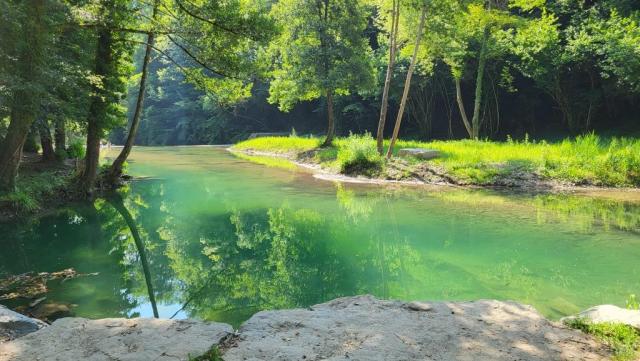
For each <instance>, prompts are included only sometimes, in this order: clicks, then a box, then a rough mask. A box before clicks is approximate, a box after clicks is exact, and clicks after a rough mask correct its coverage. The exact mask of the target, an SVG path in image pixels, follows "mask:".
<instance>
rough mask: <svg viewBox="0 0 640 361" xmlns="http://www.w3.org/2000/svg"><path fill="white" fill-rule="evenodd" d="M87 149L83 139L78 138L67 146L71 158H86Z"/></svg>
mask: <svg viewBox="0 0 640 361" xmlns="http://www.w3.org/2000/svg"><path fill="white" fill-rule="evenodd" d="M85 153H86V151H85V149H84V142H83V141H82V139H76V140H74V141H72V142H71V144H69V146H68V147H67V154H68V155H69V158H74V159H80V158H84V155H85Z"/></svg>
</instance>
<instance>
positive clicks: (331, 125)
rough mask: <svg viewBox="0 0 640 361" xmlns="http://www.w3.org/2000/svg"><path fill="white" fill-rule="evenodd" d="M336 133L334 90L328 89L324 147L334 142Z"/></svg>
mask: <svg viewBox="0 0 640 361" xmlns="http://www.w3.org/2000/svg"><path fill="white" fill-rule="evenodd" d="M335 134H336V124H335V121H334V117H333V90H331V89H329V90H327V137H326V138H325V140H324V143H322V146H323V147H328V146H330V145H331V143H332V142H333V137H334V136H335Z"/></svg>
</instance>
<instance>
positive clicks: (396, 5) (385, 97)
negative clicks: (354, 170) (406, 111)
mask: <svg viewBox="0 0 640 361" xmlns="http://www.w3.org/2000/svg"><path fill="white" fill-rule="evenodd" d="M391 16H392V20H391V35H390V37H389V63H388V64H387V75H386V77H385V79H384V89H383V90H382V105H381V106H380V119H379V120H378V133H377V134H376V143H377V147H378V153H380V155H382V154H383V152H384V126H385V123H386V121H387V110H388V107H389V88H390V87H391V79H392V78H393V67H394V65H395V61H396V41H397V37H398V22H399V20H400V0H394V1H393V11H392V13H391Z"/></svg>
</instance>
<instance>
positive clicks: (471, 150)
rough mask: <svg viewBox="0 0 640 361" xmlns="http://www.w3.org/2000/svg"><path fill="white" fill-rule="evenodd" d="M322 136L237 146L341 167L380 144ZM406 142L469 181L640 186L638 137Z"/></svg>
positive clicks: (363, 138) (403, 144)
mask: <svg viewBox="0 0 640 361" xmlns="http://www.w3.org/2000/svg"><path fill="white" fill-rule="evenodd" d="M320 142H321V139H318V138H300V137H265V138H256V139H251V140H247V141H244V142H240V143H238V144H236V145H235V146H234V148H235V149H237V150H254V151H264V152H271V153H280V154H300V153H303V152H308V151H312V150H315V151H316V152H315V158H314V160H315V161H316V162H317V163H321V164H323V165H327V166H330V167H334V168H335V169H337V170H338V171H341V172H345V171H348V170H349V169H348V168H349V162H350V161H351V160H353V159H352V158H353V157H354V156H355V157H360V158H361V159H365V158H366V159H369V157H370V153H369V152H370V151H371V149H375V148H374V147H375V141H374V140H373V139H372V138H371V137H370V136H368V135H363V136H350V137H348V138H338V139H336V140H335V142H334V145H333V146H332V147H330V148H322V149H319V148H318V147H319V145H320ZM387 144H388V143H387ZM387 146H388V145H387ZM400 148H425V149H435V150H439V151H440V152H441V153H442V157H440V158H438V159H434V160H432V161H430V162H431V163H432V164H434V165H437V166H439V167H440V168H442V169H444V171H445V172H446V173H447V174H448V175H449V176H451V177H453V178H454V179H456V180H458V181H460V182H462V183H468V184H476V185H491V184H495V183H496V181H497V180H499V179H500V178H501V177H509V176H511V175H514V174H523V173H524V174H531V175H535V176H536V177H538V178H542V179H547V180H554V181H560V182H566V183H571V184H575V185H596V186H609V187H638V186H640V140H638V139H630V138H607V139H604V138H601V137H599V136H597V135H595V134H588V135H584V136H579V137H577V138H575V139H566V140H564V141H561V142H555V143H548V142H545V141H530V140H528V139H525V140H522V141H514V140H511V139H508V140H507V141H505V142H493V141H484V140H480V141H475V140H455V141H432V142H419V141H406V140H400V141H398V142H397V145H396V147H395V148H394V153H397V151H398V149H400ZM354 154H356V155H354ZM363 157H364V158H363ZM370 159H372V160H373V159H374V158H373V157H371V158H370ZM413 162H414V163H415V161H413ZM371 165H372V166H375V167H377V166H378V165H379V162H378V161H377V160H373V161H372V162H371ZM382 166H383V167H384V162H382Z"/></svg>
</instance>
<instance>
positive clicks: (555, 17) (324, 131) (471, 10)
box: [0, 0, 640, 196]
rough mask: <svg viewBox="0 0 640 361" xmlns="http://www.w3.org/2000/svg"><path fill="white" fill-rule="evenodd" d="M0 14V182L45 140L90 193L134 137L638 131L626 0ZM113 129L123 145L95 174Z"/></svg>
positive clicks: (2, 6) (42, 9)
mask: <svg viewBox="0 0 640 361" xmlns="http://www.w3.org/2000/svg"><path fill="white" fill-rule="evenodd" d="M0 17H1V18H0V137H1V138H0V139H1V143H0V192H11V191H13V190H14V189H15V187H16V175H17V173H18V169H19V164H20V161H21V158H22V154H23V151H34V150H38V149H40V150H41V152H42V157H43V159H44V160H47V161H56V160H62V159H65V158H67V157H72V158H79V157H83V161H82V164H81V165H80V167H79V172H78V174H77V175H76V176H75V177H74V180H73V181H74V182H75V183H74V188H75V189H78V190H79V192H80V194H82V196H92V195H93V194H94V189H95V187H96V184H97V183H100V184H110V183H114V182H115V180H116V179H118V178H119V177H120V176H121V175H122V173H123V165H124V164H125V162H126V159H127V157H128V155H129V152H130V151H131V147H132V146H133V145H134V144H139V145H175V144H215V143H231V142H235V141H237V140H241V139H243V138H246V136H247V135H248V134H249V133H252V132H293V131H295V132H297V133H298V134H318V135H323V136H326V137H325V141H324V143H325V145H328V144H330V143H331V142H332V139H333V137H335V136H339V135H346V134H349V132H353V133H364V132H367V131H368V132H370V133H371V134H373V135H374V136H375V137H377V138H378V144H379V151H380V152H382V151H383V149H382V139H383V138H384V139H387V138H392V144H393V143H394V141H395V139H397V137H401V138H405V139H407V138H410V139H421V140H428V139H460V138H472V139H485V138H486V139H493V140H505V139H506V138H507V136H512V137H514V138H522V137H525V135H527V136H529V137H533V138H538V139H540V138H546V139H550V140H553V139H558V138H562V137H566V136H570V135H577V134H583V133H587V132H591V131H596V132H599V133H603V134H605V135H634V134H638V130H639V129H640V122H638V115H637V114H638V113H639V112H640V24H639V22H640V2H638V1H636V0H601V1H590V0H279V1H278V0H254V1H248V0H230V1H224V2H219V1H211V0H128V1H127V0H0ZM108 140H110V141H111V142H113V143H115V144H124V145H125V147H124V148H123V150H122V152H121V153H120V156H118V157H117V159H116V160H115V161H114V163H113V164H112V165H110V166H106V167H104V169H101V167H100V163H99V160H100V158H99V157H100V147H101V142H106V141H108ZM391 148H392V147H391ZM391 148H389V149H391ZM389 152H390V151H389Z"/></svg>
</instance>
